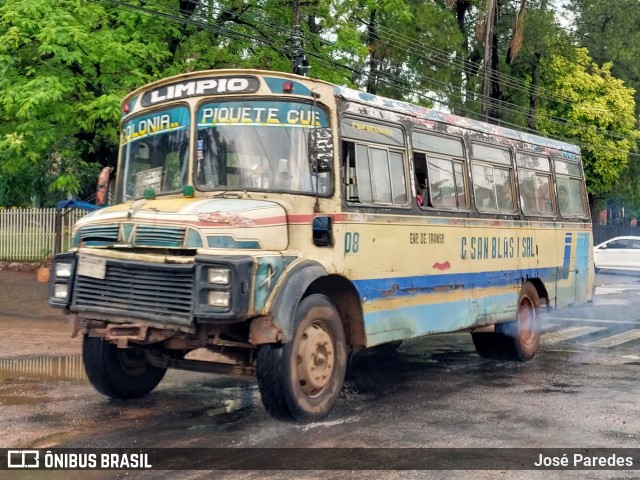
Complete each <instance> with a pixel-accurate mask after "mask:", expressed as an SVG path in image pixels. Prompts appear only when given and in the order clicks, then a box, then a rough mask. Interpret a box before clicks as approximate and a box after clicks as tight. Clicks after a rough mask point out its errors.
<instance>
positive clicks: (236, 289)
mask: <svg viewBox="0 0 640 480" xmlns="http://www.w3.org/2000/svg"><path fill="white" fill-rule="evenodd" d="M112 183H113V195H112V198H113V202H112V205H110V206H107V207H105V208H101V209H99V210H96V211H95V212H93V213H91V214H89V215H87V216H86V217H84V218H83V219H81V220H80V221H79V222H78V223H77V225H76V226H75V227H74V231H73V235H72V248H71V249H70V250H69V251H68V252H66V253H62V254H59V255H57V256H56V257H55V261H54V265H53V267H52V273H53V274H52V277H51V284H50V300H49V301H50V304H51V305H52V306H55V307H59V308H64V309H65V310H66V312H67V313H68V314H70V315H72V316H73V318H74V334H81V335H82V337H83V346H82V355H83V361H84V365H85V370H86V373H87V375H88V377H89V380H90V382H91V384H92V385H93V386H94V387H95V388H96V389H97V390H98V391H99V392H101V393H103V394H105V395H107V396H109V397H113V398H119V399H131V398H136V397H140V396H143V395H146V394H148V393H149V392H151V391H152V390H153V389H154V388H155V387H156V386H157V385H158V383H159V382H160V381H161V380H162V378H163V375H164V374H165V372H166V370H167V369H168V368H176V369H186V370H195V371H203V372H213V373H220V374H229V375H252V376H255V377H256V378H257V383H258V386H259V390H260V394H261V397H262V400H263V404H264V406H265V408H266V410H267V411H268V412H269V413H270V414H271V415H272V416H274V417H276V418H279V419H295V420H298V421H313V420H318V419H321V418H323V417H325V416H326V415H328V414H329V413H330V411H331V410H332V408H333V407H334V405H335V403H336V400H337V399H338V396H339V393H340V390H341V388H342V385H343V382H344V377H345V372H346V370H347V368H348V366H349V365H350V360H351V359H352V358H353V357H354V355H355V354H356V353H358V352H359V351H360V350H363V349H365V348H370V347H376V346H383V345H385V346H390V347H395V346H397V345H398V344H399V343H400V342H401V341H403V340H407V339H411V338H416V337H421V336H424V335H429V334H436V333H444V332H466V333H470V334H471V338H472V340H473V344H474V345H475V348H476V350H477V353H478V354H479V355H481V356H482V357H487V358H501V359H511V360H514V361H528V360H531V359H532V358H533V357H534V355H535V353H536V351H537V350H538V347H539V344H540V330H541V320H540V314H541V313H542V312H543V311H545V310H548V309H557V308H563V307H567V306H572V305H579V304H582V303H584V302H587V301H589V300H590V297H591V295H592V288H593V282H594V272H593V258H592V255H593V253H592V234H591V222H590V215H589V210H588V203H587V196H586V189H585V182H584V174H583V169H582V164H581V160H580V151H579V149H578V148H577V147H576V146H573V145H570V144H567V143H563V142H560V141H557V140H552V139H547V138H543V137H540V136H536V135H532V134H527V133H522V132H518V131H515V130H510V129H506V128H501V127H499V126H496V125H491V124H488V123H482V122H478V121H474V120H471V119H467V118H462V117H458V116H455V115H451V114H448V113H443V112H440V111H436V110H432V109H428V108H423V107H420V106H417V105H412V104H409V103H404V102H400V101H396V100H392V99H388V98H382V97H379V96H375V95H371V94H367V93H363V92H360V91H356V90H352V89H349V88H345V87H341V86H337V85H332V84H330V83H327V82H324V81H320V80H313V79H310V78H307V77H301V76H296V75H292V74H286V73H277V72H266V71H257V70H215V71H203V72H197V73H189V74H185V75H180V76H176V77H172V78H166V79H163V80H160V81H157V82H154V83H151V84H149V85H146V86H144V87H142V88H140V89H138V90H136V91H134V92H132V93H131V94H129V95H128V96H127V97H126V98H125V99H124V101H123V103H122V120H121V136H120V150H119V158H118V164H117V169H116V172H115V180H114V182H112Z"/></svg>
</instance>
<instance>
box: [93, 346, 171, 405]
mask: <svg viewBox="0 0 640 480" xmlns="http://www.w3.org/2000/svg"><path fill="white" fill-rule="evenodd" d="M82 361H83V363H84V370H85V372H86V374H87V377H89V381H90V382H91V384H92V385H93V387H94V388H95V389H96V390H98V391H99V392H100V393H102V394H103V395H106V396H108V397H111V398H117V399H120V400H128V399H131V398H139V397H143V396H144V395H146V394H147V393H149V392H151V391H152V390H153V389H154V388H156V386H157V385H158V384H159V383H160V381H161V380H162V377H164V374H165V372H166V371H167V370H166V368H159V367H155V366H153V365H151V364H150V363H149V361H148V360H147V358H146V356H145V353H144V350H143V349H141V348H135V347H134V348H118V347H116V346H115V345H114V344H112V343H110V342H107V341H105V340H103V339H102V338H98V337H89V336H88V335H85V336H84V339H83V342H82Z"/></svg>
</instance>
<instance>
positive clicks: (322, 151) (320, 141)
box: [309, 128, 333, 173]
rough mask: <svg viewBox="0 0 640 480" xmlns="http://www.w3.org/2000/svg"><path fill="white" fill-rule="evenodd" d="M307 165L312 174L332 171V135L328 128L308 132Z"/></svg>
mask: <svg viewBox="0 0 640 480" xmlns="http://www.w3.org/2000/svg"><path fill="white" fill-rule="evenodd" d="M309 163H310V166H311V171H312V172H318V173H322V172H330V171H331V170H332V169H333V135H332V134H331V129H330V128H314V129H313V130H311V131H310V132H309Z"/></svg>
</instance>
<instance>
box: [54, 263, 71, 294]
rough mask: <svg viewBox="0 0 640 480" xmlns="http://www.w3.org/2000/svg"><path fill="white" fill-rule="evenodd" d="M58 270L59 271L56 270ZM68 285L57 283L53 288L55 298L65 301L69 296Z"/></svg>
mask: <svg viewBox="0 0 640 480" xmlns="http://www.w3.org/2000/svg"><path fill="white" fill-rule="evenodd" d="M56 270H58V269H57V268H56ZM68 290H69V289H68V285H67V284H65V283H56V284H55V285H54V286H53V297H54V298H59V299H64V298H67V295H68V293H67V292H68Z"/></svg>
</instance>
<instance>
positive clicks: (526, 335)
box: [518, 297, 536, 344]
mask: <svg viewBox="0 0 640 480" xmlns="http://www.w3.org/2000/svg"><path fill="white" fill-rule="evenodd" d="M535 314H536V311H535V308H534V307H533V304H532V303H531V301H530V300H529V299H528V298H527V297H524V298H522V299H521V301H520V305H519V306H518V336H519V337H520V340H521V341H522V342H523V343H525V344H529V343H531V342H532V341H533V338H534V336H535V333H534V331H533V325H534V319H535Z"/></svg>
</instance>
